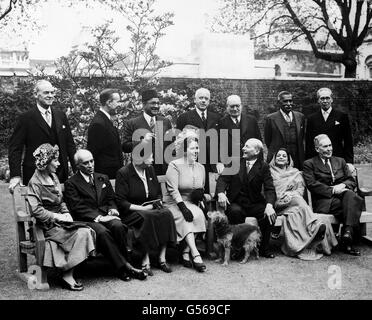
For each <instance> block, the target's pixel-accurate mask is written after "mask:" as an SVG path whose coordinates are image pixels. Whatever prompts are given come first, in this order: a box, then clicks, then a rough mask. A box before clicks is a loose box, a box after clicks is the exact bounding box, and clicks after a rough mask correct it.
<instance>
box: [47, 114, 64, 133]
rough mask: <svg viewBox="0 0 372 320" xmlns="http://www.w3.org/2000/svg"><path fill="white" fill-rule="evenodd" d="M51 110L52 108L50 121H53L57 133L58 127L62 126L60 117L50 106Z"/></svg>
mask: <svg viewBox="0 0 372 320" xmlns="http://www.w3.org/2000/svg"><path fill="white" fill-rule="evenodd" d="M51 110H52V119H53V120H52V121H55V127H56V130H57V133H58V132H59V131H60V129H61V128H62V119H61V118H60V117H58V116H57V114H56V113H55V111H54V108H51ZM44 122H45V121H44Z"/></svg>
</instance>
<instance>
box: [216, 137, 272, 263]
mask: <svg viewBox="0 0 372 320" xmlns="http://www.w3.org/2000/svg"><path fill="white" fill-rule="evenodd" d="M262 151H263V145H262V142H261V141H260V140H257V139H255V138H252V139H249V140H247V142H246V143H245V145H244V147H243V158H242V161H241V162H240V170H239V173H237V174H235V175H225V174H224V172H222V174H221V175H220V176H219V177H218V180H217V186H216V194H217V195H218V204H219V205H220V206H221V207H223V208H227V210H226V215H227V216H228V218H229V221H230V223H231V224H239V223H244V221H245V218H246V217H255V218H256V219H257V221H258V225H259V226H260V229H261V233H262V242H261V246H260V254H261V255H262V256H264V257H266V258H274V257H275V256H274V254H273V253H272V252H270V246H269V241H270V233H271V231H272V229H273V226H274V225H275V220H276V213H275V210H274V203H275V201H276V194H275V188H274V184H273V179H272V177H271V173H270V168H269V165H268V164H267V163H265V162H264V161H262V160H260V158H259V154H260V153H261V152H262ZM262 188H263V190H264V196H263V195H262V192H261V191H262ZM225 191H227V195H226V194H225ZM228 204H229V206H227V205H228Z"/></svg>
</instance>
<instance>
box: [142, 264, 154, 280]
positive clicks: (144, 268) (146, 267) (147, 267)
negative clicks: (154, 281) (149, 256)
mask: <svg viewBox="0 0 372 320" xmlns="http://www.w3.org/2000/svg"><path fill="white" fill-rule="evenodd" d="M142 271H143V272H145V273H146V274H147V275H148V276H150V277H152V276H153V275H154V273H153V272H152V270H151V267H150V264H143V265H142Z"/></svg>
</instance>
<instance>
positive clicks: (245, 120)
mask: <svg viewBox="0 0 372 320" xmlns="http://www.w3.org/2000/svg"><path fill="white" fill-rule="evenodd" d="M240 130H241V132H240V136H241V137H244V136H245V133H246V131H247V130H248V118H246V117H244V116H243V114H242V115H241V116H240Z"/></svg>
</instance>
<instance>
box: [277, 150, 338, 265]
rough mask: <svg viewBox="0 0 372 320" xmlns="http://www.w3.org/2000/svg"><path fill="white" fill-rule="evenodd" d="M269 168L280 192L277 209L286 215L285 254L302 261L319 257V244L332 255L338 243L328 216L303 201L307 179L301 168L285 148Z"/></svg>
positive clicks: (284, 224)
mask: <svg viewBox="0 0 372 320" xmlns="http://www.w3.org/2000/svg"><path fill="white" fill-rule="evenodd" d="M270 171H271V176H272V178H273V181H274V186H275V191H276V194H277V201H276V203H275V210H276V211H277V212H278V214H279V215H283V216H284V219H283V224H282V231H281V232H282V234H283V236H284V242H283V244H282V247H281V249H282V251H283V253H284V254H286V255H288V256H293V257H298V258H300V259H303V260H316V259H320V258H321V257H322V254H321V253H318V252H317V250H316V249H317V247H318V246H320V247H321V250H320V251H322V252H323V253H324V254H327V255H330V254H331V249H332V247H334V246H336V245H337V240H336V237H335V235H334V232H333V229H332V225H331V223H330V222H329V220H328V219H327V218H326V217H324V216H322V215H320V214H314V212H313V210H312V209H311V208H310V206H309V205H308V204H307V203H306V201H305V200H304V198H303V194H304V191H305V181H304V179H303V177H302V173H301V171H299V170H298V169H296V168H294V167H293V161H292V158H291V157H290V155H289V153H288V151H287V150H286V149H284V148H281V149H279V150H278V151H277V152H276V154H275V155H274V157H273V159H272V160H271V162H270ZM318 251H319V250H318Z"/></svg>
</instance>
